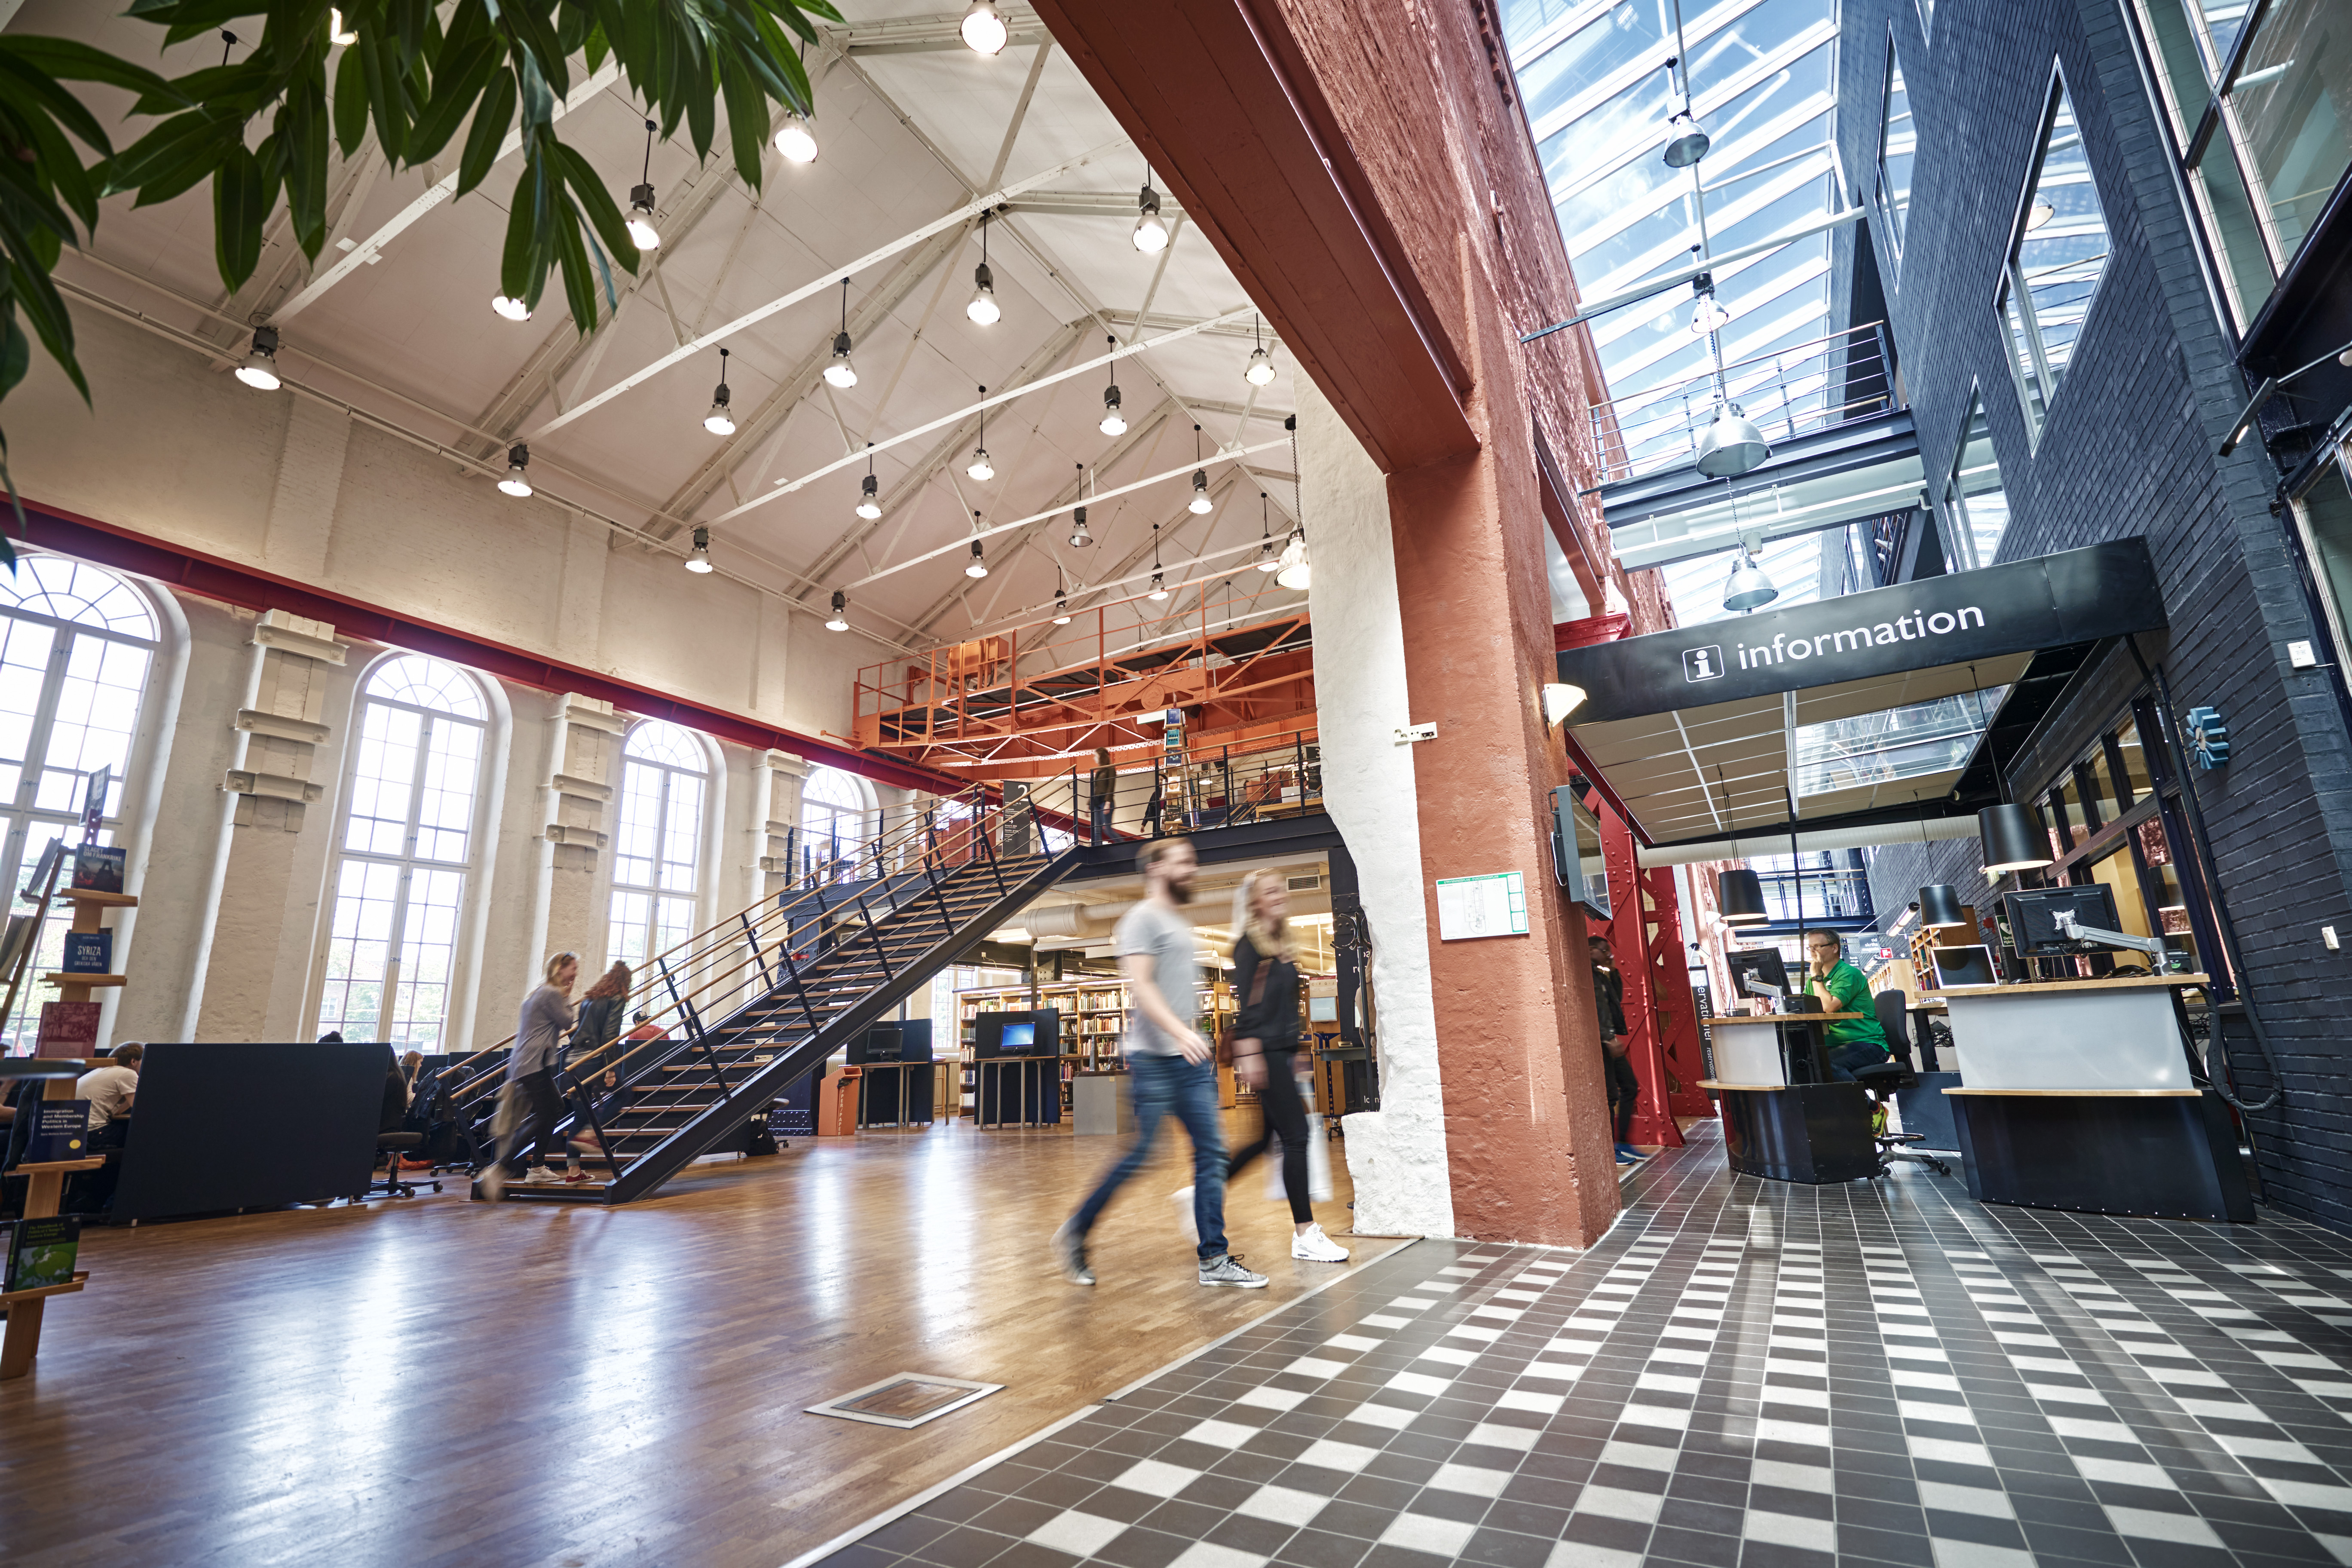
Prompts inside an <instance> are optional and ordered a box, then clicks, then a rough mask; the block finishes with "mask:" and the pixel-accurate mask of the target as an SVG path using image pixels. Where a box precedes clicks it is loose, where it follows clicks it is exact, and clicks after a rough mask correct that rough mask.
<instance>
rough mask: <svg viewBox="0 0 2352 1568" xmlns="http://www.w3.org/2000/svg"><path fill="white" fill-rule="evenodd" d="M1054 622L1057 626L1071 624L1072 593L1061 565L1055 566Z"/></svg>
mask: <svg viewBox="0 0 2352 1568" xmlns="http://www.w3.org/2000/svg"><path fill="white" fill-rule="evenodd" d="M1054 624H1055V626H1068V625H1069V624H1070V593H1069V589H1068V587H1067V585H1066V584H1065V582H1064V580H1063V577H1062V569H1061V568H1060V567H1059V566H1056V567H1055V568H1054Z"/></svg>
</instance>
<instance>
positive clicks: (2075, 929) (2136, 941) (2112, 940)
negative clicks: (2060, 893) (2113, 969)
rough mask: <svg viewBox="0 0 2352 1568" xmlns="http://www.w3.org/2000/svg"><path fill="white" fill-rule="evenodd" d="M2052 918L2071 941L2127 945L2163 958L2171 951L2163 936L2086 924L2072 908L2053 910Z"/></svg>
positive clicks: (2105, 945) (2103, 944) (2115, 945)
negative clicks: (2112, 929) (2110, 929)
mask: <svg viewBox="0 0 2352 1568" xmlns="http://www.w3.org/2000/svg"><path fill="white" fill-rule="evenodd" d="M2050 919H2051V922H2052V923H2053V924H2054V925H2055V926H2057V928H2058V934H2059V935H2061V936H2063V937H2065V938H2066V939H2067V940H2068V941H2070V942H2097V943H2099V944H2100V945H2101V946H2103V947H2126V948H2129V949H2131V950H2132V951H2133V952H2144V953H2147V955H2148V956H2149V957H2150V958H2162V957H2164V956H2165V954H2166V953H2168V952H2170V951H2171V950H2170V949H2168V948H2167V947H2166V946H2165V945H2164V939H2163V938H2162V937H2156V936H2133V935H2132V934H2131V933H2129V932H2128V931H2106V930H2104V929H2102V928H2101V927H2098V926H2086V925H2084V924H2083V923H2082V922H2081V921H2077V920H2076V919H2075V918H2074V910H2052V911H2051V914H2050Z"/></svg>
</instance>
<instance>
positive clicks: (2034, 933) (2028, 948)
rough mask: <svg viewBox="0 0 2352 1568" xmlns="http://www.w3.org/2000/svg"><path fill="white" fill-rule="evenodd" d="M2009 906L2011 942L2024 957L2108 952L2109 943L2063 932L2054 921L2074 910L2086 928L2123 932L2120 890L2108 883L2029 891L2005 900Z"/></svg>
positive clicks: (2031, 889)
mask: <svg viewBox="0 0 2352 1568" xmlns="http://www.w3.org/2000/svg"><path fill="white" fill-rule="evenodd" d="M2002 902H2004V903H2005V904H2007V905H2008V907H2009V940H2010V942H2011V945H2012V946H2014V947H2015V948H2016V949H2017V952H2018V956H2019V957H2021V958H2053V957H2057V956H2059V955H2060V954H2063V953H2072V952H2107V951H2108V948H2107V946H2106V944H2105V942H2093V941H2091V940H2089V939H2088V938H2082V937H2069V936H2065V935H2063V934H2061V933H2060V931H2059V930H2058V921H2057V920H2056V919H2055V918H2054V917H2055V916H2056V915H2057V913H2058V911H2059V910H2068V911H2071V912H2072V913H2073V915H2074V919H2075V921H2077V922H2078V923H2080V924H2083V925H2086V926H2096V927H2098V928H2099V929H2100V930H2102V931H2121V930H2123V929H2124V928H2123V926H2122V925H2121V924H2120V923H2118V921H2117V919H2116V890H2115V889H2113V888H2110V887H2108V886H2107V885H2106V884H2105V882H2086V883H2084V884H2083V885H2081V886H2079V887H2073V888H2027V889H2022V890H2021V891H2019V892H2014V893H2011V894H2010V895H2009V896H2008V898H2006V899H2005V900H2002Z"/></svg>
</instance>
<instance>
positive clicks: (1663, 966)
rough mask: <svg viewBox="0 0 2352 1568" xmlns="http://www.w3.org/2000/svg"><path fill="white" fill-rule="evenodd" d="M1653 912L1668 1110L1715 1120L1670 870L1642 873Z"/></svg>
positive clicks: (1655, 1000) (1650, 925) (1655, 995)
mask: <svg viewBox="0 0 2352 1568" xmlns="http://www.w3.org/2000/svg"><path fill="white" fill-rule="evenodd" d="M1642 886H1643V890H1644V893H1645V898H1644V900H1643V904H1644V908H1645V909H1647V910H1648V911H1649V914H1648V919H1647V935H1648V948H1649V954H1650V996H1651V1004H1652V1005H1653V1006H1654V1008H1655V1009H1656V1015H1655V1016H1656V1029H1657V1035H1658V1051H1659V1054H1660V1055H1661V1056H1662V1057H1664V1059H1665V1065H1666V1082H1665V1091H1666V1107H1667V1109H1668V1110H1672V1111H1673V1112H1674V1114H1675V1116H1677V1117H1688V1116H1712V1115H1714V1114H1715V1102H1714V1101H1713V1100H1709V1099H1707V1097H1706V1090H1705V1089H1701V1088H1699V1087H1698V1083H1699V1079H1703V1078H1705V1077H1706V1070H1705V1066H1704V1063H1703V1061H1702V1058H1700V1056H1699V1048H1698V1045H1699V1041H1698V997H1697V995H1696V994H1695V993H1693V992H1692V990H1691V983H1690V965H1689V963H1687V962H1686V959H1685V952H1684V948H1683V921H1682V905H1681V900H1680V898H1679V897H1678V896H1677V895H1676V893H1675V874H1674V872H1673V871H1672V870H1670V869H1668V868H1664V867H1663V866H1662V867H1657V868H1654V869H1651V870H1647V871H1644V872H1643V873H1642Z"/></svg>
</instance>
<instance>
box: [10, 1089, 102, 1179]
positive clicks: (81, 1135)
mask: <svg viewBox="0 0 2352 1568" xmlns="http://www.w3.org/2000/svg"><path fill="white" fill-rule="evenodd" d="M16 1114H17V1115H19V1116H26V1115H29V1116H31V1117H32V1119H33V1139H32V1142H30V1143H28V1144H27V1145H26V1148H25V1158H26V1160H27V1161H28V1162H30V1163H33V1164H36V1165H45V1164H48V1163H52V1162H54V1161H58V1160H79V1159H82V1158H84V1157H86V1156H87V1155H88V1154H89V1100H27V1101H26V1102H25V1104H23V1105H20V1106H18V1107H17V1108H16Z"/></svg>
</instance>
